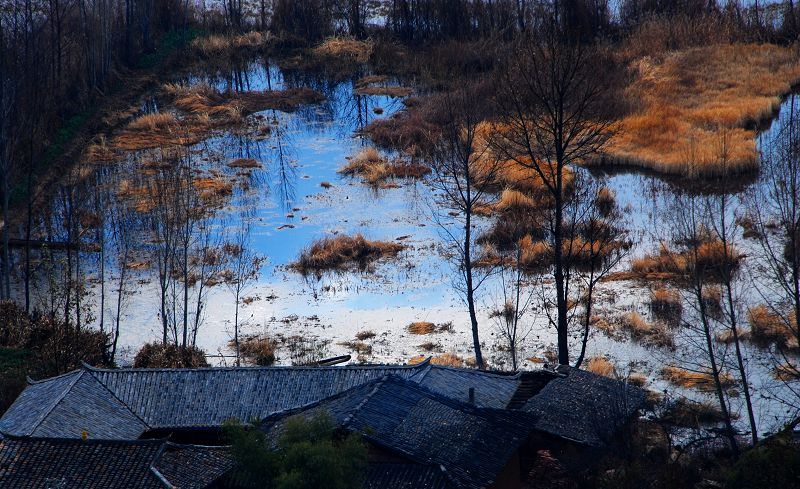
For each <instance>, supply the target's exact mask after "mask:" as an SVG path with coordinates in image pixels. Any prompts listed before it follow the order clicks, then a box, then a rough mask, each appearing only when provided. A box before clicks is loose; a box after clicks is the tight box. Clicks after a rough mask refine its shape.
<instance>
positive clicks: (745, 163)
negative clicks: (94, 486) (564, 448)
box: [0, 0, 800, 487]
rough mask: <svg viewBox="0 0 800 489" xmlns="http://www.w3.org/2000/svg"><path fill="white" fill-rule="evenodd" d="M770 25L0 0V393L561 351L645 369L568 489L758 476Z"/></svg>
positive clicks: (779, 28) (648, 16)
mask: <svg viewBox="0 0 800 489" xmlns="http://www.w3.org/2000/svg"><path fill="white" fill-rule="evenodd" d="M798 15H800V10H799V9H798V7H797V6H796V5H795V4H794V3H793V2H760V3H759V2H753V3H749V2H721V3H719V4H718V3H715V2H706V1H699V0H697V1H695V0H685V1H681V2H660V1H650V0H623V1H621V2H618V3H616V2H605V1H584V0H577V1H569V2H548V1H517V0H514V1H510V0H509V1H505V0H496V1H483V0H421V1H405V0H392V1H388V0H387V1H381V0H372V1H362V0H303V1H291V0H260V1H258V2H255V1H252V2H251V1H248V0H242V1H238V2H234V1H230V2H228V1H225V2H221V1H220V2H213V1H211V2H209V1H207V2H204V3H202V4H196V3H194V2H178V1H172V0H130V1H125V2H121V1H119V2H117V1H88V0H81V1H78V2H65V1H59V0H50V1H48V2H43V1H38V0H21V1H20V0H0V115H2V124H0V177H2V178H1V180H2V181H1V182H0V184H1V187H2V188H0V190H1V192H0V193H1V194H2V197H3V199H2V202H3V227H2V243H1V244H2V249H3V253H2V256H0V258H2V260H1V262H2V267H0V272H1V273H0V292H2V294H1V295H2V299H3V301H4V302H3V303H2V306H1V307H0V309H1V310H0V315H2V324H0V369H2V378H0V382H2V385H1V386H0V387H1V388H2V390H3V394H2V395H0V405H2V406H3V407H5V405H6V404H7V403H8V402H10V401H11V400H12V399H13V398H14V397H15V395H16V393H17V392H18V391H19V390H20V389H21V388H22V386H23V385H24V376H25V375H26V374H32V375H35V376H47V375H54V374H57V373H61V372H64V371H66V370H68V369H71V368H74V367H75V366H77V365H79V364H80V362H81V361H86V362H89V363H92V364H102V365H131V364H132V365H135V366H137V367H148V366H149V367H179V366H200V365H209V364H210V365H240V364H250V365H262V366H263V365H273V364H279V365H281V364H284V365H285V364H301V365H307V364H313V363H315V362H318V361H319V360H322V359H324V358H327V357H331V356H334V355H343V354H351V355H352V361H360V362H371V363H375V362H384V363H415V362H420V361H422V360H424V359H425V358H427V357H429V356H430V357H432V362H433V363H437V364H442V365H451V366H458V367H472V368H487V369H496V370H503V371H515V370H519V369H530V368H534V367H535V366H536V365H538V364H541V363H560V364H568V365H573V366H577V367H581V368H586V369H588V370H590V371H592V372H595V373H598V374H601V375H607V376H614V377H620V378H625V379H627V380H628V381H629V382H630V383H632V384H635V385H638V386H642V387H644V388H646V389H648V390H649V391H650V400H651V403H650V404H651V411H652V412H650V413H649V414H648V417H647V424H645V425H644V426H643V427H639V428H637V429H639V430H641V432H640V433H637V434H636V437H634V439H635V443H640V444H643V445H645V446H647V447H649V448H648V450H647V451H646V453H648V454H649V455H648V456H651V457H653V459H652V460H649V461H648V460H642V459H641V458H637V457H635V456H634V453H636V449H635V448H634V447H630V449H631V452H630V453H629V454H626V455H625V456H624V457H622V459H614V460H608V461H603V462H602V463H601V464H605V463H608V464H610V467H621V466H624V467H625V470H619V471H616V472H615V471H612V470H609V471H607V472H602V471H601V472H598V474H597V475H596V477H597V480H596V481H594V482H595V483H596V485H599V486H602V487H643V485H649V486H651V487H694V486H693V485H691V484H694V483H695V482H698V481H696V480H695V479H697V478H702V477H711V478H713V479H714V480H722V479H724V478H725V477H728V475H730V479H729V482H730V484H732V485H731V486H730V487H753V486H748V485H747V482H746V479H747V478H746V477H745V476H744V475H743V473H744V472H743V469H742V467H741V466H738V465H736V464H737V463H738V462H736V459H737V458H738V457H739V455H740V454H741V453H742V452H744V451H746V450H747V448H748V447H750V446H757V447H758V448H756V449H755V450H753V451H751V452H748V454H747V455H746V456H744V457H742V459H741V460H745V461H747V463H751V464H754V466H755V465H757V464H759V463H766V462H764V460H763V457H761V458H760V455H759V454H760V453H762V452H764V453H766V452H769V451H770V450H778V451H780V447H777V448H776V446H773V444H774V443H775V441H774V440H775V439H774V438H769V439H770V442H769V443H770V445H760V443H761V442H762V441H763V439H764V438H765V437H769V435H771V434H774V433H779V432H780V433H786V430H787V429H788V430H789V431H791V430H792V429H794V428H795V427H796V426H797V423H798V420H800V394H798V393H800V346H799V345H800V342H799V340H800V330H799V329H798V324H799V323H800V251H798V250H800V154H799V153H798V148H800V128H798V123H797V120H796V119H797V116H798V114H800V108H798V107H796V105H797V104H796V96H795V94H794V92H795V90H796V88H797V85H798V83H800V51H798V44H797V36H798V33H800V31H798V28H800V26H798V25H797V16H798ZM3 403H6V404H3ZM787 427H788V428H787ZM656 432H657V433H656ZM677 446H679V448H680V450H679V449H678V447H677ZM640 448H641V447H640ZM712 453H713V454H715V455H714V457H711V456H710V455H709V454H712ZM770 453H771V452H770ZM684 454H690V455H691V456H690V457H689V460H688V461H684V460H683V459H681V457H682V456H684ZM659 457H663V458H659ZM706 457H711V458H706ZM662 462H663V464H662ZM647 463H649V464H651V465H652V464H656V465H658V464H662V465H663V466H665V467H668V468H670V467H671V468H672V469H675V473H673V474H666V473H661V472H660V470H661V469H659V470H652V471H650V472H647V471H646V470H642V466H641V465H640V464H645V465H644V466H647V465H646V464H647ZM731 467H733V468H731ZM728 469H730V473H728V472H726V471H727V470H728ZM709 474H710V475H709ZM672 476H674V477H678V478H680V477H683V478H685V479H686V480H681V481H672V482H674V484H673V485H670V482H669V477H672ZM687 481H693V482H692V483H691V484H690V483H689V482H687ZM742 481H745V482H742ZM653 484H655V485H653ZM659 484H660V485H659ZM736 484H739V485H736ZM563 487H572V486H563Z"/></svg>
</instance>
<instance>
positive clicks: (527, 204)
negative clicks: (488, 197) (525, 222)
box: [493, 188, 539, 212]
mask: <svg viewBox="0 0 800 489" xmlns="http://www.w3.org/2000/svg"><path fill="white" fill-rule="evenodd" d="M538 205H539V203H537V202H536V201H535V200H533V199H532V198H531V197H529V196H528V195H526V194H524V193H522V192H520V191H518V190H513V189H510V188H507V189H505V190H503V193H502V194H500V199H499V200H498V201H497V202H496V203H495V204H494V206H493V207H494V210H496V211H499V212H512V211H516V210H534V209H537V208H538Z"/></svg>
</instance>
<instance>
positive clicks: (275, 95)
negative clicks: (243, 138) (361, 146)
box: [164, 84, 325, 123]
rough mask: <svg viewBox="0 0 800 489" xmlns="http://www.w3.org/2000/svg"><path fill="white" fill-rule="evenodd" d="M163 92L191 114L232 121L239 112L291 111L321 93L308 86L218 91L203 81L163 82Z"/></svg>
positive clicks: (314, 100) (320, 97)
mask: <svg viewBox="0 0 800 489" xmlns="http://www.w3.org/2000/svg"><path fill="white" fill-rule="evenodd" d="M164 92H165V93H167V94H168V95H171V96H172V97H173V103H174V104H175V106H176V107H177V108H179V109H181V110H183V111H185V112H188V113H190V114H194V115H198V116H199V115H204V114H207V115H208V116H209V117H212V118H215V119H218V120H217V122H218V123H236V122H239V121H240V120H241V117H242V116H243V115H247V114H250V113H253V112H260V111H262V110H267V109H275V110H280V111H283V112H293V111H295V110H297V109H298V108H299V107H300V106H301V105H306V104H316V103H319V102H322V101H323V100H325V97H324V96H323V95H322V94H321V93H319V92H317V91H316V90H313V89H311V88H305V87H300V88H287V89H286V90H263V91H249V92H220V91H219V90H217V89H216V88H214V87H211V86H209V85H206V84H198V85H193V86H185V85H177V84H167V85H164Z"/></svg>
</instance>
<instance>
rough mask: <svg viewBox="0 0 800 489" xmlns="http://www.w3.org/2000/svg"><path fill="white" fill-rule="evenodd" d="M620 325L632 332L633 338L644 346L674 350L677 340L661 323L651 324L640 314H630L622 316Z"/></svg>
mask: <svg viewBox="0 0 800 489" xmlns="http://www.w3.org/2000/svg"><path fill="white" fill-rule="evenodd" d="M620 325H621V326H622V327H623V328H624V329H625V330H627V331H628V332H630V334H631V337H632V338H633V339H634V340H636V341H638V342H640V343H642V344H643V345H647V346H653V347H659V348H674V347H675V339H674V338H673V336H672V333H671V332H670V331H669V330H668V329H667V327H666V326H664V325H663V324H661V323H651V322H649V321H647V320H646V319H645V318H644V317H642V315H641V314H639V313H638V312H629V313H627V314H625V315H624V316H622V318H621V322H620Z"/></svg>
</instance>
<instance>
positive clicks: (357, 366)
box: [42, 358, 430, 382]
mask: <svg viewBox="0 0 800 489" xmlns="http://www.w3.org/2000/svg"><path fill="white" fill-rule="evenodd" d="M429 361H430V358H428V359H426V360H424V361H422V362H420V363H415V364H408V365H398V364H369V365H362V364H347V365H330V366H320V367H311V366H294V365H274V366H269V367H257V366H254V367H199V368H132V367H129V368H102V367H93V366H91V365H89V364H86V363H84V364H83V367H84V368H85V369H87V370H90V371H92V372H103V373H124V372H206V371H209V372H216V371H232V370H241V371H246V372H251V371H264V370H334V369H351V370H379V369H388V368H394V369H408V370H414V369H419V368H420V367H425V366H427V365H428V363H429ZM53 378H55V377H53ZM46 380H50V379H46ZM42 382H44V381H42Z"/></svg>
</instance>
